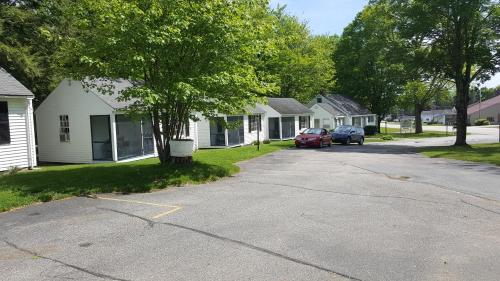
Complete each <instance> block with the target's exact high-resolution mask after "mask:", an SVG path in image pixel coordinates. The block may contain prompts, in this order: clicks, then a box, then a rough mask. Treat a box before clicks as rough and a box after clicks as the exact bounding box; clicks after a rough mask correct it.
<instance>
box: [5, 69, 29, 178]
mask: <svg viewBox="0 0 500 281" xmlns="http://www.w3.org/2000/svg"><path fill="white" fill-rule="evenodd" d="M32 101H33V93H31V92H30V91H29V90H28V89H26V87H24V86H23V85H22V84H21V83H19V81H17V80H16V79H15V78H14V77H12V76H11V75H10V74H9V73H8V72H7V71H6V70H5V69H3V68H1V67H0V171H5V170H8V169H10V168H13V167H17V168H33V167H35V166H36V164H37V162H36V150H35V130H34V128H35V126H34V123H33V103H32Z"/></svg>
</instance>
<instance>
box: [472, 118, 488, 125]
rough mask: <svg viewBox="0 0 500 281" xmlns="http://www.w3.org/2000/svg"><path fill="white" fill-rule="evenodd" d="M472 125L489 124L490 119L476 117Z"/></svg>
mask: <svg viewBox="0 0 500 281" xmlns="http://www.w3.org/2000/svg"><path fill="white" fill-rule="evenodd" d="M474 125H476V126H485V125H490V121H488V120H486V119H477V120H476V121H475V122H474Z"/></svg>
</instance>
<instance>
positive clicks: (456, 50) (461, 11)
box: [393, 0, 500, 145]
mask: <svg viewBox="0 0 500 281" xmlns="http://www.w3.org/2000/svg"><path fill="white" fill-rule="evenodd" d="M393 2H394V3H395V4H394V9H393V10H394V11H397V18H398V26H399V30H401V34H402V36H403V37H404V38H406V39H407V40H409V41H414V42H417V43H418V44H420V45H422V46H423V47H424V48H425V49H424V50H425V51H426V52H427V54H426V55H425V56H422V57H421V58H420V60H418V61H417V62H418V63H419V64H420V65H421V66H422V67H423V68H424V69H438V70H439V71H440V73H442V74H443V75H444V77H445V78H448V79H451V80H453V81H454V82H455V88H456V92H457V95H456V104H455V108H456V109H457V139H456V144H457V145H465V144H466V133H467V106H468V103H469V89H470V85H471V83H472V82H473V81H474V80H481V79H482V80H484V79H487V78H489V77H490V76H491V75H493V74H494V73H495V72H497V71H498V69H499V65H500V52H499V49H500V47H499V46H500V45H499V44H500V43H499V42H500V40H499V39H500V37H499V36H500V33H499V32H498V26H499V25H500V5H499V4H498V0H471V1H449V0H435V1H428V0H414V1H405V0H395V1H393Z"/></svg>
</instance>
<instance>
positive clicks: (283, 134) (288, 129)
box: [268, 115, 311, 140]
mask: <svg viewBox="0 0 500 281" xmlns="http://www.w3.org/2000/svg"><path fill="white" fill-rule="evenodd" d="M310 127H311V116H310V115H302V116H298V115H294V116H281V117H270V118H269V119H268V129H269V139H271V140H287V139H293V138H295V137H296V136H297V134H298V133H299V132H300V130H302V129H307V128H310Z"/></svg>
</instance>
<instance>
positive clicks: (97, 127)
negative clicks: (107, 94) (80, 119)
mask: <svg viewBox="0 0 500 281" xmlns="http://www.w3.org/2000/svg"><path fill="white" fill-rule="evenodd" d="M109 121H110V118H109V115H92V116H90V131H91V135H92V136H91V139H92V158H93V159H94V161H111V160H113V153H112V148H111V126H110V122H109Z"/></svg>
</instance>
